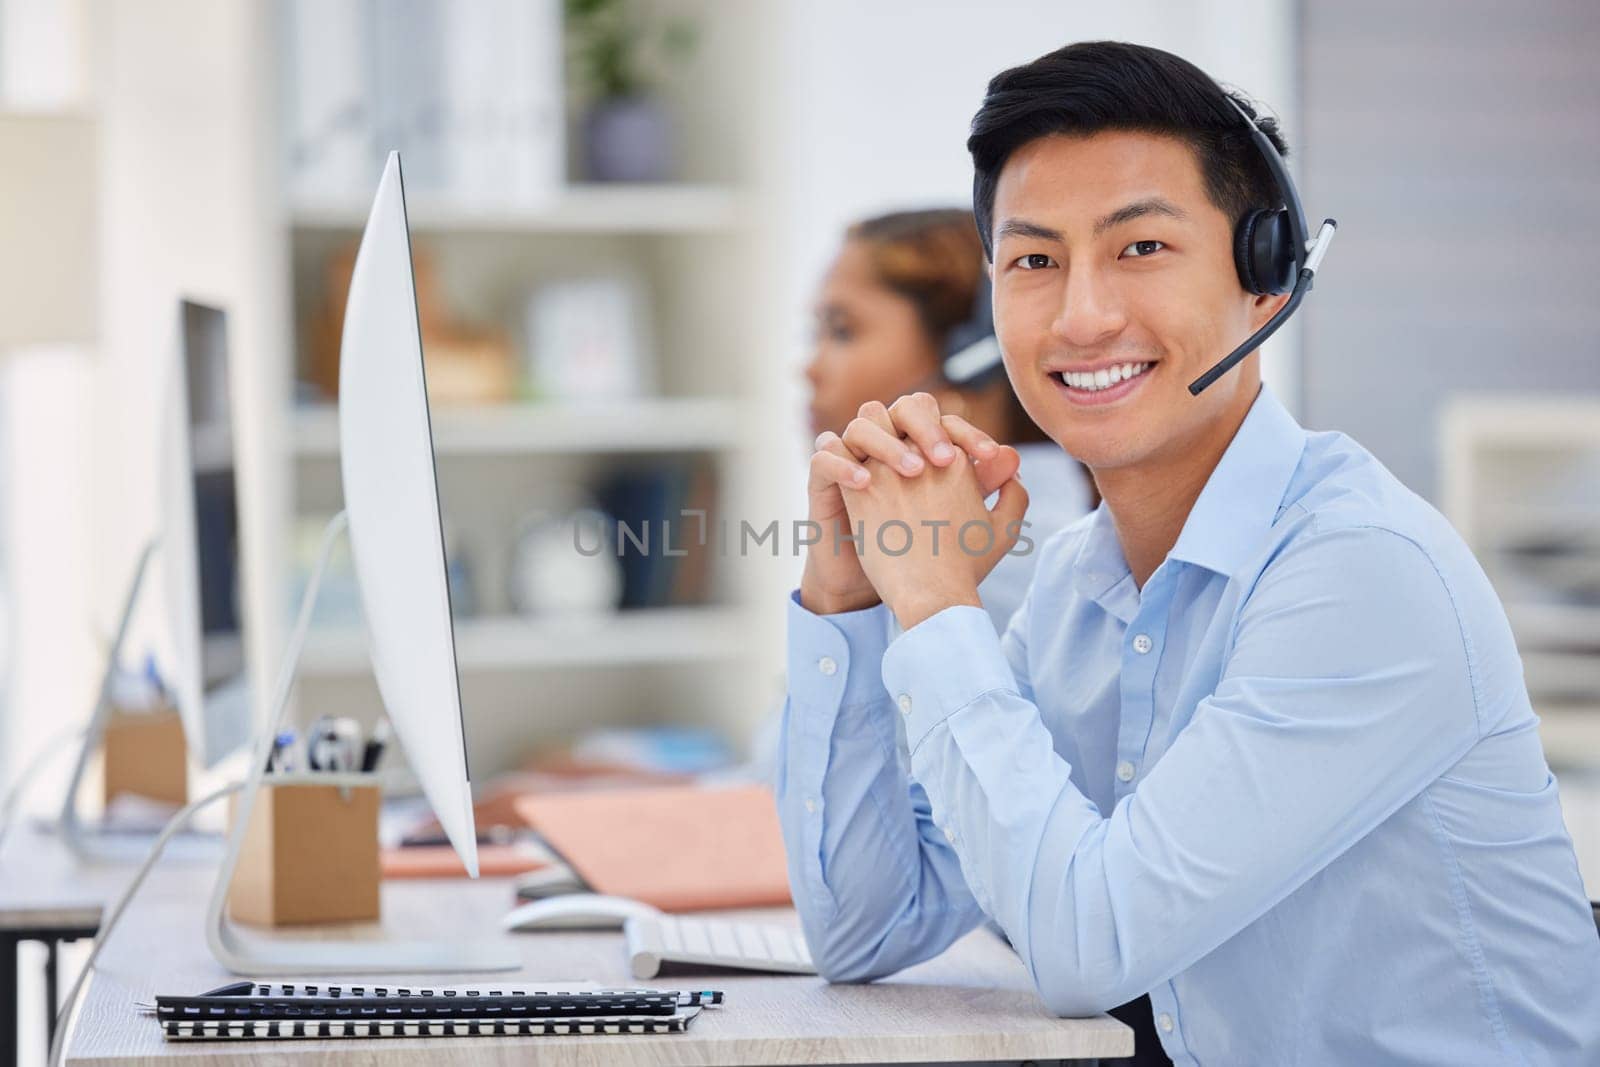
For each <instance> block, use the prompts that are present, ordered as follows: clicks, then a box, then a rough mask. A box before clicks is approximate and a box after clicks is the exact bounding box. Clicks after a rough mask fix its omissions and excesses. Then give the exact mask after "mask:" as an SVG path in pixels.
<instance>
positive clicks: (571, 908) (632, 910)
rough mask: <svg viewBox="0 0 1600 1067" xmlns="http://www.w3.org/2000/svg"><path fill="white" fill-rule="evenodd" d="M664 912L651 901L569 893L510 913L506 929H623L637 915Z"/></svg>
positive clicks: (503, 925) (502, 925) (505, 921)
mask: <svg viewBox="0 0 1600 1067" xmlns="http://www.w3.org/2000/svg"><path fill="white" fill-rule="evenodd" d="M660 914H661V913H660V912H659V911H657V910H656V909H655V908H652V907H651V906H650V905H648V904H641V903H640V902H639V901H637V900H629V899H628V898H627V897H611V896H606V895H605V894H603V893H567V894H565V895H563V896H559V897H551V898H549V899H548V900H535V901H533V902H532V903H531V904H523V905H520V906H519V907H516V908H513V909H512V910H511V911H509V912H507V913H506V917H505V918H504V919H501V920H500V928H501V929H502V930H513V931H514V930H620V929H622V924H623V923H624V922H626V921H627V920H628V919H633V918H654V917H655V916H657V915H660Z"/></svg>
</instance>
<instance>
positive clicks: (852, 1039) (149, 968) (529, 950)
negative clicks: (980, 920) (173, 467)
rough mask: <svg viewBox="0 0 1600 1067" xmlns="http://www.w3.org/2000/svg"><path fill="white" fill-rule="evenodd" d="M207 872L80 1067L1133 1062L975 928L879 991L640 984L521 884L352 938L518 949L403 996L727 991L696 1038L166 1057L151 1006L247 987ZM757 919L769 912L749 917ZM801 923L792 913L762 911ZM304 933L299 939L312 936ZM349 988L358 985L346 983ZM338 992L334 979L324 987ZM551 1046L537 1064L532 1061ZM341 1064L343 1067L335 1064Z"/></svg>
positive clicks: (127, 943)
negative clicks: (538, 904) (511, 918)
mask: <svg viewBox="0 0 1600 1067" xmlns="http://www.w3.org/2000/svg"><path fill="white" fill-rule="evenodd" d="M209 883H210V878H209V872H207V871H204V870H202V869H197V868H194V867H189V868H187V869H183V868H178V869H173V868H167V869H158V870H157V871H156V872H155V873H154V874H153V875H152V876H151V879H150V881H149V882H147V883H146V885H145V887H144V889H143V891H142V892H141V893H140V895H139V897H138V899H136V900H135V901H134V903H133V905H132V906H131V907H130V908H129V909H128V912H127V914H126V915H125V916H124V918H123V922H122V924H121V926H120V927H119V928H118V930H117V931H116V932H115V935H114V936H113V937H112V940H111V942H110V943H109V945H108V946H107V948H106V950H105V953H104V954H103V956H102V958H101V962H100V965H99V967H98V968H97V971H96V974H95V975H94V976H93V978H92V979H91V981H90V984H89V987H88V989H87V990H86V992H85V995H84V997H83V1001H82V1003H81V1004H80V1006H79V1011H78V1013H77V1022H76V1025H75V1026H74V1028H73V1032H72V1034H71V1035H70V1037H69V1039H68V1043H67V1048H66V1061H67V1062H68V1063H70V1064H76V1065H81V1067H87V1065H96V1067H105V1065H112V1064H118V1065H130V1067H131V1065H140V1067H146V1065H153V1064H156V1063H158V1062H163V1063H164V1062H166V1061H167V1060H168V1059H169V1058H171V1059H180V1060H181V1061H182V1062H183V1063H185V1064H189V1065H193V1067H201V1065H228V1067H245V1065H247V1064H254V1063H258V1062H273V1063H288V1062H290V1061H291V1060H292V1061H293V1062H295V1063H305V1064H322V1063H332V1062H335V1061H336V1058H338V1057H350V1056H354V1057H355V1058H356V1059H357V1060H358V1061H359V1062H360V1063H362V1064H377V1063H382V1064H396V1065H398V1064H423V1063H430V1064H431V1063H463V1064H465V1063H471V1064H513V1063H517V1064H521V1063H526V1062H528V1061H529V1060H530V1059H531V1058H532V1056H534V1055H537V1056H538V1057H539V1062H540V1063H543V1064H562V1065H574V1067H590V1065H593V1067H600V1065H611V1064H677V1065H690V1064H704V1065H718V1064H729V1065H731V1064H775V1063H868V1062H874V1063H878V1062H919V1061H921V1062H931V1061H952V1060H1013V1061H1014V1060H1023V1059H1079V1058H1091V1057H1100V1056H1127V1055H1131V1054H1132V1052H1133V1035H1132V1031H1130V1030H1129V1029H1128V1028H1127V1027H1125V1026H1123V1025H1122V1024H1121V1023H1119V1022H1117V1021H1116V1020H1115V1019H1112V1018H1110V1017H1108V1016H1100V1017H1098V1018H1095V1019H1057V1018H1054V1017H1052V1016H1051V1015H1049V1014H1048V1013H1047V1012H1046V1011H1045V1009H1044V1007H1043V1005H1042V1004H1041V1003H1040V1002H1039V999H1038V997H1037V996H1036V995H1035V993H1034V992H1033V990H1032V988H1031V986H1030V985H1029V982H1028V977H1027V974H1026V971H1025V970H1024V968H1023V966H1022V963H1021V961H1019V960H1018V959H1017V957H1016V956H1015V954H1014V953H1012V951H1011V950H1010V948H1009V947H1008V946H1007V945H1005V944H1004V943H1003V942H1002V941H1001V940H1000V939H999V938H997V937H995V936H994V935H992V934H990V933H989V932H987V931H985V930H978V931H976V932H974V933H972V934H971V935H969V936H968V937H966V938H965V939H963V940H962V941H961V942H959V943H958V944H956V945H955V946H953V947H952V948H951V949H950V951H948V952H946V953H945V954H943V955H942V956H940V957H939V958H938V959H935V960H931V961H929V962H928V963H925V964H922V965H921V966H918V967H915V968H912V969H910V970H908V971H905V972H903V973H902V974H900V975H897V976H895V977H894V978H892V979H887V980H884V981H881V982H877V983H873V984H870V985H861V986H830V985H828V984H827V983H826V982H824V981H822V980H821V979H820V978H813V977H767V976H748V977H744V976H726V977H723V976H719V977H716V978H703V977H701V978H695V977H689V978H683V979H674V978H659V979H656V980H654V981H652V982H649V983H641V982H639V981H638V980H636V979H634V978H632V977H631V975H630V974H629V973H628V967H627V960H626V958H625V952H624V948H623V939H622V934H621V933H609V932H601V933H596V932H565V933H556V932H547V933H531V934H501V933H500V932H499V926H498V920H499V918H500V916H501V915H502V914H503V913H504V912H505V911H506V910H507V909H508V908H509V906H510V905H511V903H512V888H511V882H510V881H509V880H504V879H497V880H483V881H480V882H476V883H473V882H467V881H464V880H449V881H418V882H390V883H386V884H385V886H384V889H383V911H384V922H383V923H382V928H380V927H379V926H375V925H368V926H365V927H356V928H349V927H345V928H342V932H344V933H346V934H350V933H352V932H353V933H354V934H355V935H356V936H363V937H375V936H384V933H383V931H384V929H387V931H389V933H390V934H391V935H393V936H404V937H407V938H412V939H415V938H470V939H487V938H511V939H513V940H514V942H515V944H516V945H517V946H518V948H519V949H520V951H521V954H522V960H523V970H522V971H521V972H519V973H518V974H516V975H507V974H500V975H487V976H486V975H477V976H456V977H454V978H451V977H448V976H441V975H429V976H427V977H425V978H424V977H419V976H412V977H410V978H406V977H403V976H395V975H389V976H384V977H382V978H373V977H372V976H365V977H367V978H368V980H376V981H382V982H387V983H388V984H392V985H420V986H439V985H457V986H479V987H482V986H490V985H495V984H500V985H509V984H512V983H513V982H523V983H532V982H537V983H540V984H543V985H547V986H548V985H554V984H559V983H560V982H562V981H563V980H565V981H585V980H587V981H593V982H598V983H600V984H601V985H603V986H608V987H638V986H640V985H650V986H652V987H655V988H663V989H672V988H689V987H700V986H710V987H711V988H718V989H723V990H725V991H726V993H727V1003H726V1005H725V1006H723V1007H721V1008H715V1009H708V1010H707V1011H705V1012H703V1013H701V1015H700V1017H699V1018H698V1019H696V1020H695V1021H694V1023H693V1025H692V1026H691V1027H690V1029H689V1031H688V1032H687V1033H685V1034H659V1035H651V1034H641V1035H625V1036H624V1035H619V1036H604V1037H532V1038H426V1039H412V1038H405V1039H395V1038H390V1039H382V1038H379V1039H359V1040H356V1039H341V1040H327V1041H249V1042H246V1041H228V1042H209V1043H192V1044H188V1043H185V1044H168V1043H167V1042H166V1041H164V1040H163V1038H162V1037H161V1035H160V1032H159V1029H158V1027H157V1025H156V1023H155V1020H154V1019H153V1018H150V1017H148V1016H144V1015H141V1014H138V1013H137V1012H136V1010H135V1004H136V1003H137V1002H140V1001H143V1002H147V1003H148V1002H152V1001H153V999H154V997H155V994H157V993H158V992H159V993H185V992H194V993H197V992H201V991H203V990H206V989H210V988H212V987H214V986H218V985H222V984H223V983H225V982H228V981H231V980H233V978H234V976H232V975H230V974H228V973H227V972H225V971H224V970H223V969H222V967H221V966H220V965H218V964H217V963H216V961H215V960H213V959H212V958H211V955H210V953H209V952H208V951H207V949H206V946H205V934H204V930H203V923H204V913H205V900H206V893H207V892H208V889H209ZM753 914H761V913H753ZM773 915H775V916H776V917H777V918H779V919H780V920H782V921H788V922H794V921H796V920H795V917H794V915H793V913H792V912H789V911H779V912H776V913H764V917H769V918H770V917H772V916H773ZM302 936H303V932H302ZM341 977H342V978H343V979H345V980H346V981H353V980H358V979H361V978H362V977H363V976H360V975H345V976H341ZM321 980H322V981H326V980H327V979H326V978H323V979H321ZM535 1050H537V1052H535ZM338 1062H345V1060H344V1059H339V1060H338Z"/></svg>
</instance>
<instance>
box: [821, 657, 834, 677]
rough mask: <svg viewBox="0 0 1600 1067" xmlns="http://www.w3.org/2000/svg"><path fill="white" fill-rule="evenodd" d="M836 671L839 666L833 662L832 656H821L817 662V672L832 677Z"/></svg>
mask: <svg viewBox="0 0 1600 1067" xmlns="http://www.w3.org/2000/svg"><path fill="white" fill-rule="evenodd" d="M838 669H839V665H838V664H837V663H835V662H834V661H833V657H832V656H823V657H822V658H821V659H819V660H817V670H819V671H821V672H822V673H823V674H826V675H828V676H829V677H832V676H833V674H834V672H835V671H837V670H838Z"/></svg>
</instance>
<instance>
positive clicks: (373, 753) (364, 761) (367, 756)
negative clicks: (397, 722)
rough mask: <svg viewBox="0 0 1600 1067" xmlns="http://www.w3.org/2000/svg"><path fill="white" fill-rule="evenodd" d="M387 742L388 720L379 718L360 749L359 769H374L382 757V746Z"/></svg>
mask: <svg viewBox="0 0 1600 1067" xmlns="http://www.w3.org/2000/svg"><path fill="white" fill-rule="evenodd" d="M388 743H389V720H388V719H387V718H384V719H379V720H378V724H377V725H376V726H374V727H373V728H372V736H371V737H369V738H367V744H366V747H365V748H363V749H362V750H361V769H362V770H363V771H375V770H377V769H378V761H379V760H380V759H382V758H383V750H384V747H385V746H387V745H388Z"/></svg>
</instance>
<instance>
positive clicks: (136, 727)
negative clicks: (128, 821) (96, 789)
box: [102, 707, 189, 807]
mask: <svg viewBox="0 0 1600 1067" xmlns="http://www.w3.org/2000/svg"><path fill="white" fill-rule="evenodd" d="M104 745H105V758H104V760H103V764H102V765H103V767H104V780H105V793H104V796H105V803H106V806H107V807H109V806H110V805H111V802H112V801H113V800H115V799H116V798H117V797H119V796H122V795H131V796H136V797H143V798H144V799H146V800H155V801H160V802H162V803H166V804H175V805H177V806H179V807H182V806H183V805H185V804H187V803H189V769H188V760H189V750H188V745H187V744H185V742H184V739H183V721H182V720H181V719H179V718H178V713H177V712H176V711H174V710H173V709H172V708H169V707H161V708H154V709H151V710H149V711H124V710H122V709H120V708H113V709H112V710H111V715H110V716H109V718H108V719H107V721H106V728H105V735H104Z"/></svg>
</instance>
